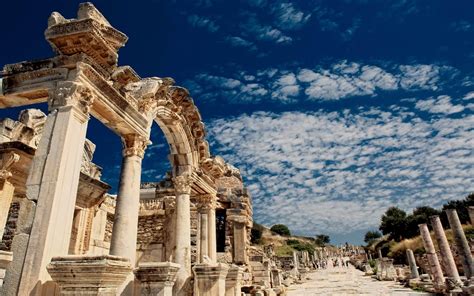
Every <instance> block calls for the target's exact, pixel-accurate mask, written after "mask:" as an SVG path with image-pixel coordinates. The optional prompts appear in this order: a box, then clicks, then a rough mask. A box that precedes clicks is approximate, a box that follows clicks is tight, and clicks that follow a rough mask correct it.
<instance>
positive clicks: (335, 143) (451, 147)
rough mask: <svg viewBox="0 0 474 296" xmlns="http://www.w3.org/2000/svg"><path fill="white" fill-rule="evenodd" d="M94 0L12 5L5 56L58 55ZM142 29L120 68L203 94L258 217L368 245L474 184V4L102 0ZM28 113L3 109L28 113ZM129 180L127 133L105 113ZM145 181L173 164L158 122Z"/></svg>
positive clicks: (111, 176)
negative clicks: (385, 229)
mask: <svg viewBox="0 0 474 296" xmlns="http://www.w3.org/2000/svg"><path fill="white" fill-rule="evenodd" d="M77 3H79V1H63V2H60V3H57V4H52V3H46V2H42V3H40V1H8V2H7V3H4V4H2V12H4V13H3V14H2V21H3V24H4V30H3V31H2V46H0V64H2V65H3V64H7V63H13V62H18V61H22V60H28V59H37V58H43V57H49V56H51V55H52V51H51V49H50V47H49V45H48V44H47V42H46V41H45V40H44V37H43V32H44V29H45V28H46V22H47V18H48V16H49V14H50V13H51V12H52V11H54V10H57V11H59V12H60V13H62V14H63V15H64V16H65V17H66V18H72V17H75V13H76V10H77ZM94 4H95V5H96V6H97V7H98V8H99V9H100V10H101V11H102V13H103V14H104V15H105V16H106V17H107V18H108V20H109V21H110V22H111V23H112V25H114V26H115V27H116V28H118V29H119V30H121V31H123V32H124V33H126V34H127V35H128V36H129V37H130V39H129V42H128V44H127V45H126V46H125V47H124V48H123V49H121V50H120V52H119V54H120V64H121V65H131V66H133V67H134V69H135V70H136V71H137V72H138V73H139V74H140V75H141V76H142V77H147V76H160V77H165V76H171V77H173V78H174V79H175V80H176V81H177V83H178V84H179V85H184V86H186V87H188V88H189V90H190V91H191V94H192V96H193V98H194V101H195V103H196V105H197V106H198V108H199V110H200V111H201V114H202V116H203V120H204V121H205V124H206V127H207V133H208V140H209V142H210V144H211V147H212V151H213V153H215V154H220V155H222V156H223V157H224V158H225V159H226V160H227V161H229V162H231V163H234V164H235V165H236V166H237V167H239V168H240V169H241V170H242V172H243V174H244V177H245V180H246V184H247V185H248V187H249V189H250V191H251V193H252V195H253V199H254V214H255V220H256V221H257V222H259V223H263V224H266V225H272V224H274V223H285V224H287V225H288V226H289V227H290V229H291V230H292V231H293V232H294V233H297V234H304V235H315V234H320V233H327V234H329V235H331V237H332V238H333V241H335V242H345V241H352V242H360V241H361V239H362V236H363V234H364V233H365V232H366V231H367V230H369V229H374V228H376V227H377V225H378V223H379V219H380V216H381V214H382V213H383V212H384V211H385V209H386V208H387V207H389V206H392V205H397V206H400V207H401V208H403V209H405V210H411V209H413V208H414V207H417V206H422V205H430V206H434V207H437V206H440V205H441V204H442V203H444V202H445V201H447V200H451V199H462V198H464V197H465V196H466V195H467V194H468V193H470V192H472V191H474V185H473V181H474V177H473V175H474V174H473V172H474V155H473V154H474V152H473V151H474V150H473V147H474V116H473V111H474V12H473V11H474V2H472V1H456V5H454V4H452V2H451V1H434V0H426V1H408V0H391V1H388V0H387V1H381V0H380V1H377V0H373V1H369V0H345V1H342V0H341V1H334V0H331V1H330V0H327V1H322V0H321V1H313V0H305V1H285V0H273V1H265V0H247V1H245V0H242V1H214V0H207V1H174V2H173V1H158V0H155V1H133V3H132V1H113V4H112V2H110V1H96V2H94ZM17 112H18V110H8V111H5V110H2V111H0V115H1V116H2V117H5V116H10V117H15V116H16V113H17ZM88 137H89V138H90V139H92V140H93V141H94V142H95V143H96V144H97V151H96V155H95V162H96V163H98V164H99V165H101V166H102V167H103V168H104V176H103V179H104V180H106V181H108V182H110V183H111V184H112V185H113V186H114V190H115V188H116V184H117V179H118V174H119V166H120V159H121V156H120V145H121V144H120V141H119V139H118V137H116V136H115V135H113V134H112V132H110V131H108V130H107V129H106V128H105V127H103V126H102V125H101V124H99V123H98V122H96V121H94V120H92V121H91V124H90V127H89V131H88ZM152 140H153V145H152V146H151V147H150V148H149V149H148V152H147V156H146V159H145V162H144V171H143V176H142V178H143V180H144V181H157V180H159V179H160V178H161V177H162V176H163V175H164V173H165V172H166V170H167V169H168V167H169V164H168V162H167V154H168V148H167V145H166V142H165V141H164V139H163V136H162V134H161V132H160V130H159V129H158V128H156V127H155V129H154V132H153V137H152Z"/></svg>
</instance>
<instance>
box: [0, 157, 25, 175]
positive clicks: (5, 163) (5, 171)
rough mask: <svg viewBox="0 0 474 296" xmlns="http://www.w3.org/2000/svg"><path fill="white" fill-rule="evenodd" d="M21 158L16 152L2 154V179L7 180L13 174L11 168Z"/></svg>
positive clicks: (0, 173) (0, 168)
mask: <svg viewBox="0 0 474 296" xmlns="http://www.w3.org/2000/svg"><path fill="white" fill-rule="evenodd" d="M18 160H20V156H19V155H18V154H16V153H13V152H10V153H5V154H2V156H1V158H0V180H6V179H8V178H10V177H11V176H12V173H11V171H10V168H11V167H12V166H13V164H15V162H18Z"/></svg>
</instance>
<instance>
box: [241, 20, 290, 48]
mask: <svg viewBox="0 0 474 296" xmlns="http://www.w3.org/2000/svg"><path fill="white" fill-rule="evenodd" d="M240 27H241V28H242V29H243V30H244V31H245V32H247V35H248V36H252V37H255V38H256V39H257V40H261V41H272V42H275V43H277V44H289V43H291V42H292V41H293V39H292V38H291V37H290V36H287V35H285V33H283V32H282V31H280V30H279V29H277V28H275V27H273V26H271V25H268V24H262V23H261V22H260V21H259V20H258V18H257V16H256V14H253V13H248V14H247V19H246V20H245V21H244V22H243V23H242V24H241V25H240Z"/></svg>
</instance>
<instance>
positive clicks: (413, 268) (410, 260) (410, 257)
mask: <svg viewBox="0 0 474 296" xmlns="http://www.w3.org/2000/svg"><path fill="white" fill-rule="evenodd" d="M407 260H408V265H409V266H410V273H411V274H410V278H412V279H417V278H419V277H420V274H419V273H418V267H417V266H416V260H415V255H414V254H413V251H412V250H411V249H407Z"/></svg>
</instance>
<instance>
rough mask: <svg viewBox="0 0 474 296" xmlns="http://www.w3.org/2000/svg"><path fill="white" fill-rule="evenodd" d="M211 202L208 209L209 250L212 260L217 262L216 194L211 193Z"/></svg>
mask: <svg viewBox="0 0 474 296" xmlns="http://www.w3.org/2000/svg"><path fill="white" fill-rule="evenodd" d="M211 198H212V199H211V202H210V205H209V211H208V223H209V224H208V227H209V231H208V243H209V247H208V251H209V258H211V260H212V262H217V237H216V199H217V197H216V196H212V195H211Z"/></svg>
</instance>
